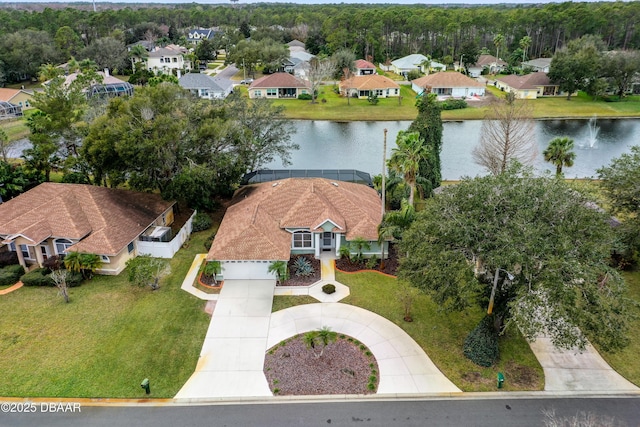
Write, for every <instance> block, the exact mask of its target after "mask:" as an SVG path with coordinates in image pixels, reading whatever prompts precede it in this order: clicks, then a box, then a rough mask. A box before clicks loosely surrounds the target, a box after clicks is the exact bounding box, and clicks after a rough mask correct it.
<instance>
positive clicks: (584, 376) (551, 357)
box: [531, 337, 640, 393]
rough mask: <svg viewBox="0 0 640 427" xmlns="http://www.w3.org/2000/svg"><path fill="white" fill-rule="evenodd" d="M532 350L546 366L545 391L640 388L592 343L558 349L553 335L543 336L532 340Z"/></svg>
mask: <svg viewBox="0 0 640 427" xmlns="http://www.w3.org/2000/svg"><path fill="white" fill-rule="evenodd" d="M531 350H532V351H533V353H534V354H535V355H536V358H537V359H538V361H539V362H540V365H542V368H543V369H544V378H545V384H544V389H545V391H576V392H578V391H579V392H605V393H616V392H626V391H640V389H639V388H638V387H636V386H635V385H634V384H632V383H631V382H629V381H627V380H626V379H625V378H623V377H622V376H621V375H620V374H618V373H617V372H616V371H614V370H613V369H612V368H611V366H609V364H608V363H607V362H605V360H604V359H603V358H602V356H600V354H599V353H598V351H597V350H596V349H595V348H593V346H592V345H590V344H589V345H588V346H587V348H586V349H585V350H584V351H583V352H582V353H579V352H578V350H560V349H557V348H555V347H554V346H553V344H552V343H551V340H550V339H549V338H546V337H540V338H538V339H537V340H536V341H534V342H533V343H531Z"/></svg>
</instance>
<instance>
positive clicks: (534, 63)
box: [521, 58, 551, 73]
mask: <svg viewBox="0 0 640 427" xmlns="http://www.w3.org/2000/svg"><path fill="white" fill-rule="evenodd" d="M521 65H522V68H531V69H532V70H533V71H535V72H543V73H548V72H549V68H550V67H551V58H537V59H532V60H531V61H525V62H523V63H522V64H521Z"/></svg>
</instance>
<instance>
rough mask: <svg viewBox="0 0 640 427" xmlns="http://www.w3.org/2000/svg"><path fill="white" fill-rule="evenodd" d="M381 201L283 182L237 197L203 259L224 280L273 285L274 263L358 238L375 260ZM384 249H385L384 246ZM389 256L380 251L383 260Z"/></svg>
mask: <svg viewBox="0 0 640 427" xmlns="http://www.w3.org/2000/svg"><path fill="white" fill-rule="evenodd" d="M381 220H382V201H381V199H380V196H379V195H378V193H377V191H376V190H374V189H373V188H370V187H367V186H366V185H362V184H356V183H352V182H344V181H336V180H329V179H324V178H287V179H282V180H277V181H273V182H264V183H261V184H252V185H247V186H243V187H240V189H239V190H238V191H236V193H235V195H234V197H233V199H232V201H231V205H230V206H229V208H227V211H226V213H225V215H224V218H223V219H222V223H221V224H220V228H219V229H218V232H217V234H216V237H215V239H214V241H213V244H212V245H211V249H210V250H209V253H208V255H207V260H209V261H213V260H216V261H220V263H221V264H222V275H223V276H224V279H225V280H227V279H274V278H275V276H274V274H273V273H269V271H268V269H269V265H270V263H271V262H273V261H288V260H289V259H290V258H291V256H294V255H299V254H311V255H314V256H316V257H319V256H320V252H322V251H328V252H331V253H332V254H334V255H335V256H336V257H337V256H338V255H339V254H340V248H341V247H345V246H346V245H349V242H350V241H353V240H355V239H357V238H363V239H365V240H367V241H368V242H370V244H371V249H369V250H367V251H365V252H364V255H365V256H372V255H376V256H380V255H381V248H380V246H379V245H378V243H377V241H378V225H379V224H380V222H381ZM384 244H385V245H386V243H384ZM387 252H388V251H387V250H386V249H385V255H386V253H387Z"/></svg>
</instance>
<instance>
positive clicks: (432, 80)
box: [411, 71, 485, 98]
mask: <svg viewBox="0 0 640 427" xmlns="http://www.w3.org/2000/svg"><path fill="white" fill-rule="evenodd" d="M411 88H412V89H413V90H414V92H415V93H417V94H421V93H425V92H426V93H435V94H436V95H438V96H445V97H447V96H448V97H452V98H470V97H477V96H484V90H485V86H484V85H483V84H482V83H479V82H478V81H477V80H474V79H472V78H469V77H467V76H465V75H464V74H462V73H458V72H457V71H445V72H440V73H435V74H429V75H428V76H423V77H420V78H419V79H415V80H412V81H411Z"/></svg>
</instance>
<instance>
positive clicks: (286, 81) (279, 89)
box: [249, 73, 311, 98]
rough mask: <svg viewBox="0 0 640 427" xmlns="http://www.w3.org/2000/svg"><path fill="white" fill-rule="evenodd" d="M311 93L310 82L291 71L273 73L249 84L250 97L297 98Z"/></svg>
mask: <svg viewBox="0 0 640 427" xmlns="http://www.w3.org/2000/svg"><path fill="white" fill-rule="evenodd" d="M308 93H311V88H310V86H309V84H308V83H307V82H305V81H303V80H301V79H299V78H297V77H295V76H292V75H291V74H289V73H273V74H269V75H267V76H264V77H260V78H259V79H257V80H255V81H254V82H253V83H251V85H250V86H249V98H297V97H298V96H299V95H302V94H308Z"/></svg>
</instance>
